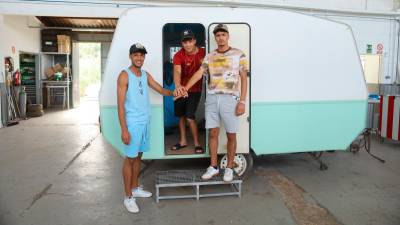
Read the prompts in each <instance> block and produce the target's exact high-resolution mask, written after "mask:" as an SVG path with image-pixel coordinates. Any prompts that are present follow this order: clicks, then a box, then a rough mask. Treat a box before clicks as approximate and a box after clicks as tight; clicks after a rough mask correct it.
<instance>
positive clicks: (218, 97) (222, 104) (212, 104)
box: [205, 94, 239, 133]
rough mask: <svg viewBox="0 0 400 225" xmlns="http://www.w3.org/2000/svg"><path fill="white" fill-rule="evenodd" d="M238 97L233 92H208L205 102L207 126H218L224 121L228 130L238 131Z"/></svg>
mask: <svg viewBox="0 0 400 225" xmlns="http://www.w3.org/2000/svg"><path fill="white" fill-rule="evenodd" d="M238 101H239V99H238V97H236V96H234V95H231V94H207V96H206V103H205V109H206V113H205V117H206V128H207V129H210V128H217V127H220V126H221V120H222V122H223V123H224V127H225V130H226V132H228V133H237V132H238V129H239V117H238V116H236V106H237V104H238Z"/></svg>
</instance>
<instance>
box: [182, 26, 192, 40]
mask: <svg viewBox="0 0 400 225" xmlns="http://www.w3.org/2000/svg"><path fill="white" fill-rule="evenodd" d="M192 38H195V37H194V34H193V31H192V30H189V29H186V30H184V31H182V33H181V41H183V40H185V39H192Z"/></svg>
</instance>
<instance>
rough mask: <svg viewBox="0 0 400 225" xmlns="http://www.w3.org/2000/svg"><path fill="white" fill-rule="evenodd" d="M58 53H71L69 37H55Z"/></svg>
mask: <svg viewBox="0 0 400 225" xmlns="http://www.w3.org/2000/svg"><path fill="white" fill-rule="evenodd" d="M57 43H58V52H59V53H68V54H70V53H71V37H70V36H67V35H57Z"/></svg>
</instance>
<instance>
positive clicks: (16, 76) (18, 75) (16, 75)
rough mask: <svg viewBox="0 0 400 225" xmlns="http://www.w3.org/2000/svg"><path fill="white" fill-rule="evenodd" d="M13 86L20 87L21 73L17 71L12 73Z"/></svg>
mask: <svg viewBox="0 0 400 225" xmlns="http://www.w3.org/2000/svg"><path fill="white" fill-rule="evenodd" d="M14 85H15V86H19V85H21V73H20V72H19V70H17V71H15V72H14Z"/></svg>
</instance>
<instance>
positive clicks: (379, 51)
mask: <svg viewBox="0 0 400 225" xmlns="http://www.w3.org/2000/svg"><path fill="white" fill-rule="evenodd" d="M376 54H383V44H382V43H379V44H377V45H376Z"/></svg>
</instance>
